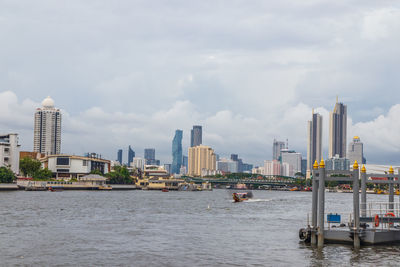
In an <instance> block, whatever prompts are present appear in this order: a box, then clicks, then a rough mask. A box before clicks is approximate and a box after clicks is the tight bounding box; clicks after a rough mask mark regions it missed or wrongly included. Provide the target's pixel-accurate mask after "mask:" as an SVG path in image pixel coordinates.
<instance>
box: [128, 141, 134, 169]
mask: <svg viewBox="0 0 400 267" xmlns="http://www.w3.org/2000/svg"><path fill="white" fill-rule="evenodd" d="M134 157H135V151H133V149H132V148H131V146H129V147H128V166H131V163H132V162H133V158H134Z"/></svg>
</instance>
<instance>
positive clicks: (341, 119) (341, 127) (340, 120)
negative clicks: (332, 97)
mask: <svg viewBox="0 0 400 267" xmlns="http://www.w3.org/2000/svg"><path fill="white" fill-rule="evenodd" d="M329 115H330V118H329V158H333V157H334V156H335V155H339V158H346V147H347V141H346V135H347V106H346V105H343V103H339V102H338V101H337V99H336V104H335V108H334V109H333V112H331V113H330V114H329Z"/></svg>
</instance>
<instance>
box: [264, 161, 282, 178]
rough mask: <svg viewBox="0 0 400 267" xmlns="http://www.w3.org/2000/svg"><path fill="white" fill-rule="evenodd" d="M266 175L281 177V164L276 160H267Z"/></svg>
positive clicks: (265, 162) (265, 163) (265, 164)
mask: <svg viewBox="0 0 400 267" xmlns="http://www.w3.org/2000/svg"><path fill="white" fill-rule="evenodd" d="M264 175H281V163H280V162H279V161H277V160H276V159H274V160H265V161H264Z"/></svg>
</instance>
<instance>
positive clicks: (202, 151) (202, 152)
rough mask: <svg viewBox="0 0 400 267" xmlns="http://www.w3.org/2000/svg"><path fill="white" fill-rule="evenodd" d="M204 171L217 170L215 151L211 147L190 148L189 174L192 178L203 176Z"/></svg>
mask: <svg viewBox="0 0 400 267" xmlns="http://www.w3.org/2000/svg"><path fill="white" fill-rule="evenodd" d="M203 170H204V171H215V170H216V158H215V154H214V150H213V149H212V148H211V147H209V146H203V145H199V146H195V147H189V169H188V174H189V175H192V176H201V173H202V171H203Z"/></svg>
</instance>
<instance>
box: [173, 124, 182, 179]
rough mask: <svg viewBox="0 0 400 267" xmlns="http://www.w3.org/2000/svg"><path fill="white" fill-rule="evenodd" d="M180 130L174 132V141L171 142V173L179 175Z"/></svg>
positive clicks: (180, 154) (180, 162)
mask: <svg viewBox="0 0 400 267" xmlns="http://www.w3.org/2000/svg"><path fill="white" fill-rule="evenodd" d="M182 135H183V131H182V130H176V131H175V136H174V139H173V140H172V165H171V173H176V174H179V173H180V169H181V166H182V160H183V158H182Z"/></svg>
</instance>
